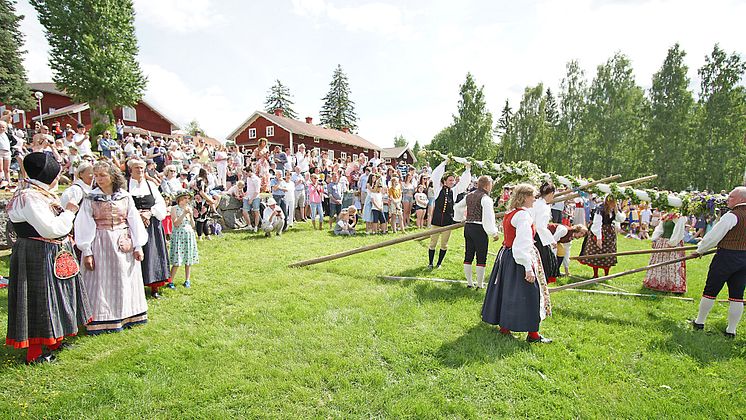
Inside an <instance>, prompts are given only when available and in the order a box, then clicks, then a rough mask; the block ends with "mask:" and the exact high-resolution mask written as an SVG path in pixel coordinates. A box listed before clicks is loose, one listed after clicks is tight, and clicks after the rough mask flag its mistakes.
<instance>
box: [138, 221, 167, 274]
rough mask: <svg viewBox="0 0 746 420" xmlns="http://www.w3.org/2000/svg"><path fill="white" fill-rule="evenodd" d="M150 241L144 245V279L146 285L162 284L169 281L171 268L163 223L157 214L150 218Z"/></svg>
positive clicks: (142, 265)
mask: <svg viewBox="0 0 746 420" xmlns="http://www.w3.org/2000/svg"><path fill="white" fill-rule="evenodd" d="M146 230H147V231H148V242H147V243H146V244H145V246H143V247H142V253H143V254H144V257H143V259H142V262H141V263H140V264H141V267H142V281H143V283H144V284H145V285H146V286H162V285H164V284H166V283H168V282H169V279H170V278H171V270H170V268H169V266H168V261H169V260H168V250H167V249H166V234H165V233H164V232H163V223H161V221H160V220H158V219H156V218H155V216H152V217H151V218H150V225H148V227H147V228H146Z"/></svg>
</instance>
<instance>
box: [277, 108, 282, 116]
mask: <svg viewBox="0 0 746 420" xmlns="http://www.w3.org/2000/svg"><path fill="white" fill-rule="evenodd" d="M275 115H277V116H278V117H282V116H283V115H282V108H275Z"/></svg>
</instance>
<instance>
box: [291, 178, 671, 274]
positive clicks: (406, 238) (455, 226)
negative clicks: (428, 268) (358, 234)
mask: <svg viewBox="0 0 746 420" xmlns="http://www.w3.org/2000/svg"><path fill="white" fill-rule="evenodd" d="M657 176H658V175H651V176H648V177H644V178H638V179H633V180H631V181H627V182H626V183H624V184H626V185H632V184H636V183H638V182H643V181H647V180H648V179H650V178H651V177H653V178H655V177H657ZM619 185H620V186H621V185H622V184H619ZM583 188H584V187H579V188H578V190H582V189H583ZM579 195H580V194H579V193H573V194H570V195H569V196H566V197H562V198H561V199H560V200H556V199H555V200H551V201H549V202H547V204H554V203H556V202H557V201H566V200H572V199H573V198H575V197H577V196H579ZM503 216H505V212H500V213H497V214H495V218H496V219H500V218H502V217H503ZM461 227H464V222H461V223H456V224H453V225H449V226H442V227H437V228H435V229H429V230H426V231H422V232H415V233H412V234H409V235H405V236H400V237H398V238H394V239H389V240H388V241H383V242H379V243H377V244H371V245H366V246H362V247H360V248H355V249H350V250H347V251H343V252H338V253H336V254H332V255H327V256H325V257H319V258H312V259H310V260H305V261H299V262H296V263H292V264H289V265H288V267H291V268H293V267H305V266H307V265H313V264H318V263H322V262H325V261H332V260H336V259H339V258H344V257H349V256H350V255H355V254H360V253H361V252H368V251H372V250H374V249H379V248H385V247H387V246H391V245H396V244H400V243H402V242H407V241H412V240H415V239H420V238H425V237H427V236H430V235H434V234H436V233H440V232H446V231H449V230H453V229H458V228H461Z"/></svg>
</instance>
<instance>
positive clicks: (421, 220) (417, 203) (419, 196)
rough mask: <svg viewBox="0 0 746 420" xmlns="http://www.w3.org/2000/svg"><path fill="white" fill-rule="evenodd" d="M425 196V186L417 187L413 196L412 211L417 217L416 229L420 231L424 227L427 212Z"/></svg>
mask: <svg viewBox="0 0 746 420" xmlns="http://www.w3.org/2000/svg"><path fill="white" fill-rule="evenodd" d="M427 204H428V200H427V194H425V186H424V185H419V186H418V187H417V192H416V193H415V194H414V211H415V215H417V228H418V229H421V228H423V227H424V226H425V213H426V212H427Z"/></svg>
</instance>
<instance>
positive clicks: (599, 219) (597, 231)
mask: <svg viewBox="0 0 746 420" xmlns="http://www.w3.org/2000/svg"><path fill="white" fill-rule="evenodd" d="M626 218H627V215H626V214H624V212H623V211H618V212H616V217H615V218H614V221H615V222H618V223H621V222H623V221H624V219H626ZM603 223H604V219H603V216H601V213H599V212H595V213H594V215H593V224H592V225H591V232H592V233H593V234H594V235H595V236H596V238H601V239H603V236H602V235H601V226H602V225H603Z"/></svg>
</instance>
